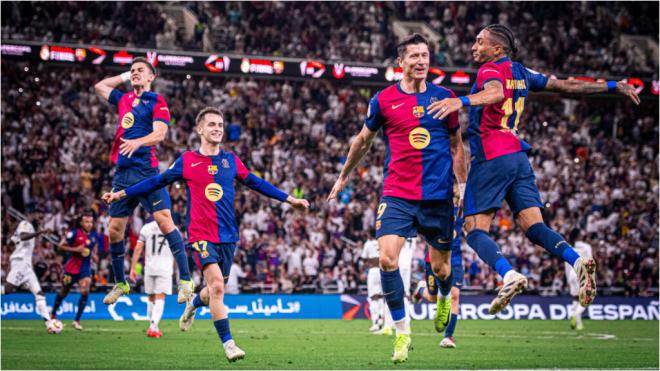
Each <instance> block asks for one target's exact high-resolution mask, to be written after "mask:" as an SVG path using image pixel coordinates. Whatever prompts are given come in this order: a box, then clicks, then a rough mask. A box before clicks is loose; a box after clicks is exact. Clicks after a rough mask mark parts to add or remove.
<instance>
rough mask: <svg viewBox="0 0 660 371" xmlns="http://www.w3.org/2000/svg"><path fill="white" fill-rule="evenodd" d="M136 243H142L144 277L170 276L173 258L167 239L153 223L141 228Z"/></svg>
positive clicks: (172, 270) (172, 269)
mask: <svg viewBox="0 0 660 371" xmlns="http://www.w3.org/2000/svg"><path fill="white" fill-rule="evenodd" d="M138 241H142V242H143V243H144V275H145V276H168V277H170V276H172V274H173V273H174V268H173V264H174V256H172V251H170V245H169V243H168V242H167V239H165V236H164V235H163V233H162V232H161V231H160V228H158V224H157V223H156V222H155V221H153V222H151V223H147V224H145V225H144V226H143V227H142V229H141V230H140V238H139V240H138Z"/></svg>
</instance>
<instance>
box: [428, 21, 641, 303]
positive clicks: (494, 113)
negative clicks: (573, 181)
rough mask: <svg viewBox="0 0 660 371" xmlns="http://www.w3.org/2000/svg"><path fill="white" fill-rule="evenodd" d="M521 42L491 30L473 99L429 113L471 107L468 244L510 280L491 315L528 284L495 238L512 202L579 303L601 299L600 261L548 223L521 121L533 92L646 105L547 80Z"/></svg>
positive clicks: (605, 87)
mask: <svg viewBox="0 0 660 371" xmlns="http://www.w3.org/2000/svg"><path fill="white" fill-rule="evenodd" d="M516 51H517V47H516V42H515V38H514V36H513V33H512V32H511V30H509V29H508V28H507V27H506V26H503V25H500V24H494V25H490V26H487V27H486V28H484V29H483V30H481V32H480V33H479V34H478V35H477V38H476V41H475V43H474V45H473V46H472V55H473V57H474V60H475V61H476V62H477V63H482V66H481V67H480V68H479V71H478V73H477V81H476V82H475V84H474V86H473V87H472V90H471V92H470V95H467V96H462V97H458V98H448V99H444V100H441V101H439V102H435V103H432V104H430V106H429V107H428V108H429V114H431V115H433V117H436V118H439V119H443V118H445V117H448V115H452V114H455V113H456V111H458V110H459V109H461V107H470V108H469V117H470V123H469V130H468V133H469V139H470V152H471V155H472V164H471V167H470V174H469V176H468V182H467V188H466V191H465V230H466V232H467V238H466V239H467V243H468V244H469V245H470V247H471V248H472V249H474V250H475V251H476V252H477V254H478V255H479V257H480V258H481V259H482V260H483V261H485V262H486V263H487V264H488V265H489V266H490V267H491V268H492V269H494V270H495V271H497V273H498V274H499V275H500V276H501V277H502V278H503V285H502V287H501V288H500V290H499V292H498V294H497V297H496V298H495V299H493V301H492V302H491V305H490V309H489V312H490V313H491V314H495V313H498V312H500V311H501V310H502V309H504V308H506V306H507V305H508V304H509V302H510V301H511V299H512V298H513V297H514V296H515V295H516V294H518V293H520V292H522V291H523V290H524V289H525V288H526V287H527V279H526V278H525V276H523V275H522V274H520V273H518V272H516V271H514V270H513V268H512V267H511V264H510V263H509V261H508V260H507V259H506V258H505V257H504V256H502V254H501V252H500V248H499V246H498V245H497V243H495V241H494V240H493V239H492V238H490V236H489V235H488V233H489V230H490V225H491V223H492V221H493V217H494V216H495V212H496V211H497V210H498V209H499V208H500V207H501V206H502V201H504V200H506V202H507V204H508V205H509V208H510V209H511V211H512V212H513V213H514V215H515V216H516V223H517V224H518V226H519V227H520V228H521V229H522V231H523V233H525V235H526V236H527V238H528V239H529V240H530V241H532V242H533V243H535V244H537V245H539V246H542V247H543V248H544V249H546V250H547V251H548V252H550V253H551V254H552V255H554V256H556V257H559V258H560V259H562V260H564V261H565V262H567V263H568V264H570V265H571V266H572V267H573V269H575V272H576V274H577V276H578V280H579V282H580V290H579V300H580V304H581V305H582V306H587V305H589V304H590V303H591V302H592V301H593V300H594V298H595V297H596V262H595V260H594V259H592V258H590V257H580V255H579V254H578V253H577V252H576V251H575V250H574V249H573V247H572V246H570V245H569V244H568V243H567V242H566V240H565V239H564V237H562V236H561V235H560V234H558V233H557V232H555V231H553V230H552V229H550V228H549V227H548V226H547V225H546V224H545V223H544V222H543V217H542V216H541V208H543V203H542V202H541V196H540V195H539V191H538V188H537V187H536V182H535V180H534V171H533V170H532V167H531V165H530V163H529V159H528V158H527V151H529V150H530V149H531V147H530V145H529V144H527V143H526V142H525V141H523V140H522V139H521V138H520V137H519V136H518V125H519V122H520V117H521V116H522V113H523V110H524V108H525V101H526V100H527V98H528V97H529V92H530V91H540V90H550V91H558V92H562V93H571V94H588V93H601V92H607V91H609V92H612V93H619V94H622V95H625V96H627V97H629V98H630V99H631V100H632V101H633V102H634V103H635V104H639V97H638V96H637V93H636V92H635V90H634V89H633V88H632V87H631V86H630V85H628V84H626V83H625V82H623V81H619V82H615V81H608V82H586V81H580V80H560V79H548V78H547V77H546V76H544V75H542V74H540V73H538V72H536V71H533V70H530V69H528V68H525V67H524V66H523V65H522V64H520V63H518V62H514V61H512V60H511V59H510V56H511V55H513V54H515V53H516Z"/></svg>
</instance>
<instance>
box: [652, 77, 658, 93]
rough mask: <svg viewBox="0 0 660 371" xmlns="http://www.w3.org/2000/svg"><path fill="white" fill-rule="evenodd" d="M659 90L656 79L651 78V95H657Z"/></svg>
mask: <svg viewBox="0 0 660 371" xmlns="http://www.w3.org/2000/svg"><path fill="white" fill-rule="evenodd" d="M659 90H660V86H658V80H653V81H652V82H651V93H652V94H653V95H658V91H659Z"/></svg>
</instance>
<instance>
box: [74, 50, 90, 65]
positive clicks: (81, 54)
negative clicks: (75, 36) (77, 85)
mask: <svg viewBox="0 0 660 371" xmlns="http://www.w3.org/2000/svg"><path fill="white" fill-rule="evenodd" d="M85 58H87V50H85V49H83V48H76V60H77V61H78V62H83V61H84V60H85Z"/></svg>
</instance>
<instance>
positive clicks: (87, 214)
mask: <svg viewBox="0 0 660 371" xmlns="http://www.w3.org/2000/svg"><path fill="white" fill-rule="evenodd" d="M85 217H91V218H92V220H94V219H96V214H95V213H94V210H92V209H85V210H83V211H81V212H80V215H78V218H77V219H78V220H77V223H76V224H77V225H80V223H82V221H83V218H85Z"/></svg>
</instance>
